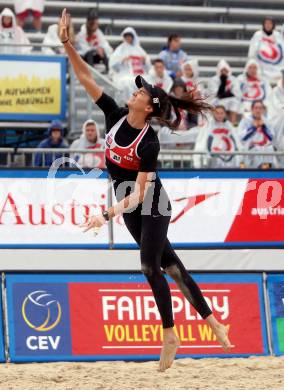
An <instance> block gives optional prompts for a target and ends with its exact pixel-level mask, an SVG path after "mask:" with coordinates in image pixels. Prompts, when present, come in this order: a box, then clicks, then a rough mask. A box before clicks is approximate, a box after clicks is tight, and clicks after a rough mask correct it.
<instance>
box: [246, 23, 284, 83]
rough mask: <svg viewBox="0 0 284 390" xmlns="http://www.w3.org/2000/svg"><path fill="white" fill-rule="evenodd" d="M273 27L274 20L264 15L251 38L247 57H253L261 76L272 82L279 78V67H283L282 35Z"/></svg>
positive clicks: (283, 49)
mask: <svg viewBox="0 0 284 390" xmlns="http://www.w3.org/2000/svg"><path fill="white" fill-rule="evenodd" d="M275 27H276V23H275V20H274V19H273V18H271V17H266V18H265V19H264V20H263V25H262V29H261V30H258V31H256V32H255V33H254V35H253V37H252V38H251V41H250V45H249V51H248V58H254V59H255V60H256V61H257V62H258V63H259V65H260V68H261V71H262V74H263V76H264V77H265V78H266V79H267V80H268V81H269V82H270V83H274V84H275V83H277V81H278V80H279V79H280V78H281V69H282V68H283V67H284V40H283V35H282V34H281V33H280V32H279V31H276V29H275Z"/></svg>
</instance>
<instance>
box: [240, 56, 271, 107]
mask: <svg viewBox="0 0 284 390" xmlns="http://www.w3.org/2000/svg"><path fill="white" fill-rule="evenodd" d="M238 80H239V82H240V88H241V93H242V98H241V109H240V113H241V114H248V113H250V112H251V104H252V103H253V102H254V101H255V100H261V101H263V103H264V104H265V105H267V103H268V99H269V96H270V93H271V87H270V85H269V83H268V81H267V80H266V79H265V78H263V77H262V76H261V71H260V66H259V64H258V62H257V61H256V60H254V59H250V60H248V61H247V63H246V66H245V69H244V72H243V73H242V74H241V75H239V76H238ZM269 100H270V99H269Z"/></svg>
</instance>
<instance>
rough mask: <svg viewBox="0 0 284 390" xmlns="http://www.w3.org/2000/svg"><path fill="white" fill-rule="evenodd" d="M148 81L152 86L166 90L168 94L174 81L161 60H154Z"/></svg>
mask: <svg viewBox="0 0 284 390" xmlns="http://www.w3.org/2000/svg"><path fill="white" fill-rule="evenodd" d="M146 79H147V81H148V82H149V83H150V84H153V85H156V86H157V87H160V88H162V89H164V90H165V91H166V92H167V93H168V92H170V89H171V87H172V85H173V79H172V78H171V77H170V76H169V75H168V72H167V71H166V68H165V64H164V62H163V61H162V60H161V59H160V58H157V59H156V60H154V62H153V66H152V68H151V69H150V71H149V73H148V75H147V77H146Z"/></svg>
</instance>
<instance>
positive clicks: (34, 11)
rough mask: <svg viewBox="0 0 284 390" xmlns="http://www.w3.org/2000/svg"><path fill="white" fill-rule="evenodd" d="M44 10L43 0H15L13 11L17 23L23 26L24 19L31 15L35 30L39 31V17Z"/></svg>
mask: <svg viewBox="0 0 284 390" xmlns="http://www.w3.org/2000/svg"><path fill="white" fill-rule="evenodd" d="M43 10H44V0H15V12H16V15H17V22H18V25H19V26H20V27H22V28H24V25H25V22H26V19H27V18H28V17H29V16H30V15H32V17H33V25H34V28H35V30H36V31H41V17H42V14H43Z"/></svg>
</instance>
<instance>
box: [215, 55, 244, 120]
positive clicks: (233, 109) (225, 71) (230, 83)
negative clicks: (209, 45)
mask: <svg viewBox="0 0 284 390" xmlns="http://www.w3.org/2000/svg"><path fill="white" fill-rule="evenodd" d="M208 90H209V95H210V96H209V97H210V98H211V99H212V104H213V105H215V106H219V105H221V106H224V107H225V109H226V112H227V115H228V119H229V120H230V122H232V123H233V124H234V125H236V124H237V119H238V112H239V109H240V98H241V90H240V84H239V80H238V79H237V78H236V77H234V76H233V75H232V70H231V67H230V65H229V64H228V62H227V61H225V60H223V59H222V60H221V61H219V63H218V65H217V70H216V76H214V77H212V78H211V79H210V80H209V83H208Z"/></svg>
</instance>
